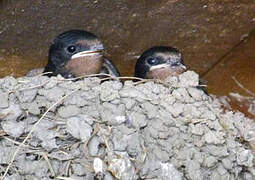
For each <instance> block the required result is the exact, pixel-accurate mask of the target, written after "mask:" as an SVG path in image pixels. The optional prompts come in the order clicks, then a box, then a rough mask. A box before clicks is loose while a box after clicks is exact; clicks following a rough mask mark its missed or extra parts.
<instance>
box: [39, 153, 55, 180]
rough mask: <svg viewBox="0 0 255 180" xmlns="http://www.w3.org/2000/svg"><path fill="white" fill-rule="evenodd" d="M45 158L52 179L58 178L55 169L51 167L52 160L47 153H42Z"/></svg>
mask: <svg viewBox="0 0 255 180" xmlns="http://www.w3.org/2000/svg"><path fill="white" fill-rule="evenodd" d="M42 156H43V158H44V159H45V161H46V162H47V164H48V166H49V169H50V173H51V176H52V177H56V173H55V172H54V169H53V168H52V166H51V163H50V160H49V158H48V156H47V154H46V153H45V152H43V153H42Z"/></svg>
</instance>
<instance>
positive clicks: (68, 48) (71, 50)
mask: <svg viewBox="0 0 255 180" xmlns="http://www.w3.org/2000/svg"><path fill="white" fill-rule="evenodd" d="M67 51H68V52H69V53H71V54H72V53H74V52H75V51H76V47H75V46H74V45H71V46H68V47H67Z"/></svg>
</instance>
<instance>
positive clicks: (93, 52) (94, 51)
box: [71, 46, 104, 59]
mask: <svg viewBox="0 0 255 180" xmlns="http://www.w3.org/2000/svg"><path fill="white" fill-rule="evenodd" d="M103 52H104V47H103V46H97V47H93V48H92V49H90V50H86V51H81V52H79V53H76V54H74V55H72V57H71V59H76V58H80V57H85V56H94V55H102V53H103Z"/></svg>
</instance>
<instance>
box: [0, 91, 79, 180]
mask: <svg viewBox="0 0 255 180" xmlns="http://www.w3.org/2000/svg"><path fill="white" fill-rule="evenodd" d="M76 91H78V89H77V90H75V91H73V92H71V93H69V94H67V95H65V96H64V97H62V98H61V99H59V100H58V101H57V102H55V103H54V104H53V105H51V106H50V107H49V109H47V111H46V112H45V113H44V114H43V115H42V117H41V118H40V119H39V120H38V121H37V122H36V123H35V124H34V126H33V127H32V129H31V131H30V132H29V133H28V135H27V137H26V138H25V139H24V140H23V141H22V143H21V144H20V145H19V146H18V148H17V150H16V151H15V152H14V154H13V156H12V158H11V161H10V163H9V164H8V166H7V168H6V170H5V172H4V175H3V176H2V178H1V180H4V178H5V176H6V175H7V173H8V171H9V169H10V167H11V165H12V163H13V161H14V160H15V157H16V156H17V154H18V152H19V150H20V148H21V146H23V145H24V144H25V143H26V141H27V140H28V138H29V137H30V136H31V135H32V133H33V132H34V131H35V128H36V126H37V125H38V124H39V123H40V122H41V120H42V119H43V118H44V117H45V116H46V114H47V113H48V112H49V111H50V110H51V109H52V108H54V107H55V106H56V105H57V104H59V103H60V102H62V101H63V100H64V99H65V98H67V97H68V96H70V95H72V94H73V93H74V92H76Z"/></svg>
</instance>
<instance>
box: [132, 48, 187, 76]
mask: <svg viewBox="0 0 255 180" xmlns="http://www.w3.org/2000/svg"><path fill="white" fill-rule="evenodd" d="M186 69H187V68H186V66H185V65H184V63H183V57H182V54H181V53H180V52H179V51H178V49H176V48H173V47H167V46H155V47H152V48H150V49H148V50H146V51H145V52H144V53H143V54H142V55H141V56H140V57H139V59H138V60H137V62H136V65H135V77H139V78H145V79H160V80H165V79H166V78H167V77H168V76H177V75H179V74H181V73H183V72H184V71H186Z"/></svg>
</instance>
